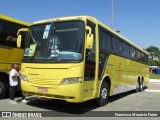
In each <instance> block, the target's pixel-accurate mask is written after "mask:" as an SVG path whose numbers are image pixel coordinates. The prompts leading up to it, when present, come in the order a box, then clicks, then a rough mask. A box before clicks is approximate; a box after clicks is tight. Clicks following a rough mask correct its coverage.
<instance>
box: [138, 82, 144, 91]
mask: <svg viewBox="0 0 160 120" xmlns="http://www.w3.org/2000/svg"><path fill="white" fill-rule="evenodd" d="M143 84H144V83H143V80H142V81H141V82H140V84H139V91H140V92H142V91H143Z"/></svg>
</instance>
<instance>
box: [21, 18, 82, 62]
mask: <svg viewBox="0 0 160 120" xmlns="http://www.w3.org/2000/svg"><path fill="white" fill-rule="evenodd" d="M83 42H84V23H83V22H81V21H72V22H57V23H47V24H41V25H35V26H32V27H31V28H30V33H29V37H28V43H27V47H26V48H25V54H24V58H23V61H26V60H27V61H28V60H29V61H30V62H31V61H32V62H44V61H45V62H46V61H48V62H55V61H73V60H74V61H75V60H80V59H82V56H83V55H82V53H83Z"/></svg>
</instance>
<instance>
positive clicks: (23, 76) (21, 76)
mask: <svg viewBox="0 0 160 120" xmlns="http://www.w3.org/2000/svg"><path fill="white" fill-rule="evenodd" d="M20 79H21V80H23V81H26V82H28V78H27V76H25V75H20Z"/></svg>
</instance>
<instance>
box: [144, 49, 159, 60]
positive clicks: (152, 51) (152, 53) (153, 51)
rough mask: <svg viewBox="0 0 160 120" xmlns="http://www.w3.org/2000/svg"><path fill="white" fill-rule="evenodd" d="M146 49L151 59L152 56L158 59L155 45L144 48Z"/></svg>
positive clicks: (157, 50) (152, 58)
mask: <svg viewBox="0 0 160 120" xmlns="http://www.w3.org/2000/svg"><path fill="white" fill-rule="evenodd" d="M146 51H147V52H148V53H149V56H150V58H151V60H154V58H158V60H160V50H159V48H157V47H155V46H150V47H148V48H146Z"/></svg>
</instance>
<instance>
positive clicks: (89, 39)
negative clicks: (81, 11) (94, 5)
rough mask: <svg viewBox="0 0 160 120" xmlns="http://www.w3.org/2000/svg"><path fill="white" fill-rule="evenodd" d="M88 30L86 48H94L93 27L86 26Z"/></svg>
mask: <svg viewBox="0 0 160 120" xmlns="http://www.w3.org/2000/svg"><path fill="white" fill-rule="evenodd" d="M86 30H87V31H89V33H88V34H87V39H86V48H87V49H92V46H93V34H91V33H92V31H91V28H90V27H89V26H86Z"/></svg>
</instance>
